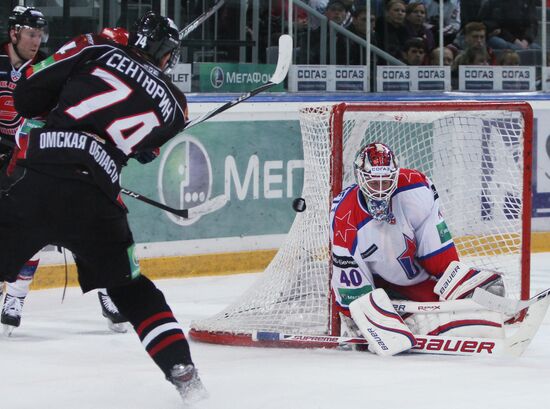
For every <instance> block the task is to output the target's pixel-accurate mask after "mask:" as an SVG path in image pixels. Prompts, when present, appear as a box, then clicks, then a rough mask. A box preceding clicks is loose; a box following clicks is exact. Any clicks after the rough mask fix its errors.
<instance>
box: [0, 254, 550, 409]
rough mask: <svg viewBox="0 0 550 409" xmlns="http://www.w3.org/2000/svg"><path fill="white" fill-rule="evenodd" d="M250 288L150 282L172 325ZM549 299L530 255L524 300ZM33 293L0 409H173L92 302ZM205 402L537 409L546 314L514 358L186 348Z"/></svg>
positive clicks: (549, 384) (203, 281)
mask: <svg viewBox="0 0 550 409" xmlns="http://www.w3.org/2000/svg"><path fill="white" fill-rule="evenodd" d="M256 277H257V275H256V274H246V275H237V276H224V277H207V278H194V279H179V280H159V281H157V282H156V284H157V285H158V286H159V287H160V288H161V289H162V290H163V291H164V292H165V295H166V297H167V299H168V302H169V303H170V304H171V306H172V308H173V309H174V312H175V313H176V316H177V318H178V320H179V321H180V323H181V324H182V325H183V326H188V325H189V322H190V321H191V320H194V319H198V318H202V317H206V316H209V315H211V314H214V313H216V312H218V311H219V310H221V309H222V308H223V307H224V306H226V305H227V304H229V303H230V302H231V301H232V300H233V299H235V298H236V297H237V296H239V295H240V294H241V293H242V292H243V291H244V290H245V289H246V288H248V287H249V286H250V285H251V284H252V282H253V281H254V280H255V278H256ZM548 287H550V253H544V254H534V255H533V259H532V294H534V292H535V291H537V290H542V289H545V288H548ZM61 295H62V290H61V289H55V290H43V291H33V292H31V294H30V295H29V297H28V298H27V302H26V305H25V310H24V315H23V321H22V325H21V327H20V328H19V329H18V330H17V331H16V332H14V333H13V334H12V336H11V337H10V338H6V337H1V336H0V373H1V378H0V408H2V409H36V408H43V409H88V408H89V409H126V408H127V409H140V408H143V409H172V408H174V409H176V408H182V407H183V404H182V402H181V400H180V397H179V395H178V394H177V392H176V391H175V389H174V387H173V386H172V385H171V384H169V383H168V382H166V381H165V380H164V379H163V375H162V373H161V372H160V370H159V369H158V368H157V367H156V366H155V365H154V364H153V362H152V361H151V360H150V359H149V357H148V356H147V354H146V353H145V351H144V349H143V348H142V346H141V344H140V342H139V340H138V338H137V336H136V335H135V333H134V332H133V331H128V333H126V334H114V333H111V332H110V331H109V330H108V329H107V325H106V322H105V320H104V318H103V317H102V316H101V313H100V306H99V303H98V301H97V295H96V293H95V292H92V293H90V294H86V295H82V294H81V292H80V290H79V289H78V288H69V289H68V292H67V295H66V297H65V301H64V302H63V304H62V303H61ZM191 349H192V353H193V357H194V360H195V363H196V365H197V367H198V368H199V371H200V373H201V377H202V379H203V382H204V384H205V385H206V387H207V389H208V390H209V392H210V395H211V396H210V398H209V399H208V400H206V401H203V402H200V403H198V404H196V405H195V406H194V408H197V409H207V408H208V409H224V408H238V409H283V408H284V409H336V408H342V409H351V408H368V409H381V408H384V409H393V408H399V409H401V408H407V409H416V408H418V409H427V408H445V409H454V408H468V409H477V408H480V409H481V408H483V409H486V408H494V409H506V408H510V409H524V408H548V407H549V405H550V403H549V402H550V313H549V314H547V316H546V318H545V320H544V323H543V325H542V326H541V329H540V331H539V333H538V334H537V336H536V337H535V339H534V340H533V342H532V343H531V345H530V346H529V348H528V349H527V351H526V353H525V354H524V355H523V356H522V357H521V358H508V357H506V358H490V357H486V358H480V357H459V356H436V355H418V354H409V355H407V354H405V355H401V356H397V357H392V358H385V359H384V358H379V357H377V356H374V355H372V354H370V353H366V352H351V351H334V350H292V349H260V348H244V347H224V346H218V345H207V344H200V343H196V342H191Z"/></svg>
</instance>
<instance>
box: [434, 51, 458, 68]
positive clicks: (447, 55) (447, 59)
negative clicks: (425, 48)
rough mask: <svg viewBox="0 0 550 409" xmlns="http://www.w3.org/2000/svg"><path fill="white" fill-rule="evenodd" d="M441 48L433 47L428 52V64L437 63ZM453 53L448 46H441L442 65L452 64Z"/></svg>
mask: <svg viewBox="0 0 550 409" xmlns="http://www.w3.org/2000/svg"><path fill="white" fill-rule="evenodd" d="M440 52H441V48H440V47H437V48H434V49H433V50H432V52H431V54H430V65H439V58H440ZM453 60H454V54H453V51H452V50H451V49H450V48H449V47H443V65H449V66H450V65H453Z"/></svg>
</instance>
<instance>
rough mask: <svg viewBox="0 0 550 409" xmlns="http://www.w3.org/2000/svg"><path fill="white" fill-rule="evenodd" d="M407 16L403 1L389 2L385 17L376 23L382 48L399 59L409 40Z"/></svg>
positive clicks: (393, 0) (392, 0) (391, 0)
mask: <svg viewBox="0 0 550 409" xmlns="http://www.w3.org/2000/svg"><path fill="white" fill-rule="evenodd" d="M405 15H406V6H405V2H404V1H403V0H389V1H388V2H387V3H386V11H385V16H383V17H379V18H378V19H377V21H376V28H377V35H378V44H379V46H380V48H382V49H383V50H384V51H386V52H387V53H388V54H391V55H393V56H394V57H395V58H399V59H400V58H401V57H402V54H403V45H404V44H405V41H407V39H408V38H409V33H408V31H407V28H406V27H405Z"/></svg>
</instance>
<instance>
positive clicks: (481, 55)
mask: <svg viewBox="0 0 550 409" xmlns="http://www.w3.org/2000/svg"><path fill="white" fill-rule="evenodd" d="M460 65H491V57H490V56H489V53H488V52H487V50H486V49H485V48H474V47H470V48H467V49H466V50H464V51H463V52H461V53H460V54H459V55H458V56H457V57H456V58H455V60H454V62H453V69H457V68H458V67H459V66H460Z"/></svg>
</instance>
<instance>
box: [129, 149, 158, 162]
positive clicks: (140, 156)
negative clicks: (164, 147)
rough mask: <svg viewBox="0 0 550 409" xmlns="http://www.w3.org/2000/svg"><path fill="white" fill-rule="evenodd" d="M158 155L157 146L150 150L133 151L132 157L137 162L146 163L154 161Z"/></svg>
mask: <svg viewBox="0 0 550 409" xmlns="http://www.w3.org/2000/svg"><path fill="white" fill-rule="evenodd" d="M159 155H160V150H159V149H158V148H155V149H151V150H150V151H144V152H138V153H135V154H134V155H133V156H132V157H133V158H134V159H136V160H137V161H138V162H139V163H142V164H144V165H145V164H146V163H149V162H152V161H154V160H155V159H156V158H157V157H158V156H159Z"/></svg>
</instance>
